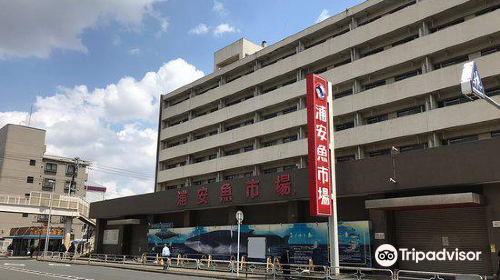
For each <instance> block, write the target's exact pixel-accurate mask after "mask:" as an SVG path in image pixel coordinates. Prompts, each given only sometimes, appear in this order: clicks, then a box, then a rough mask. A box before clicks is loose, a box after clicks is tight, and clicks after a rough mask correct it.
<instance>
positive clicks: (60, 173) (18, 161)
mask: <svg viewBox="0 0 500 280" xmlns="http://www.w3.org/2000/svg"><path fill="white" fill-rule="evenodd" d="M45 152H46V146H45V130H41V129H36V128H32V127H26V126H20V125H11V124H8V125H6V126H4V127H3V128H1V129H0V194H3V195H15V196H19V195H24V196H25V197H29V196H30V192H47V193H48V192H54V193H57V194H66V195H68V194H69V195H72V196H79V197H84V196H85V187H84V184H85V182H86V181H87V177H88V175H87V172H86V166H88V164H89V163H88V162H86V161H79V162H78V168H76V166H77V165H76V160H75V159H71V158H65V157H59V156H51V155H46V154H45ZM75 171H76V173H75ZM73 174H75V178H74V182H75V183H74V184H73V187H70V185H71V181H72V179H73ZM47 219H48V217H47V216H46V215H32V214H19V213H0V238H5V237H8V236H14V239H16V238H21V237H20V236H26V235H29V234H24V233H23V232H22V231H26V229H25V228H26V227H27V228H30V227H32V228H35V229H36V228H38V227H40V226H41V225H42V223H43V222H46V221H47ZM52 226H53V227H55V228H57V227H64V218H63V217H58V216H54V217H53V224H52ZM82 226H83V223H82V222H81V221H79V220H76V219H75V220H74V221H73V227H72V228H73V231H74V234H75V237H76V238H81V232H82ZM26 232H28V231H26ZM26 242H28V241H26Z"/></svg>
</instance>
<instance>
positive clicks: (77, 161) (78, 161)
mask: <svg viewBox="0 0 500 280" xmlns="http://www.w3.org/2000/svg"><path fill="white" fill-rule="evenodd" d="M79 163H80V158H79V157H76V158H75V160H74V163H73V174H72V176H71V183H70V184H69V187H68V195H69V196H71V189H72V188H73V185H75V193H76V184H75V176H76V175H77V172H78V166H79Z"/></svg>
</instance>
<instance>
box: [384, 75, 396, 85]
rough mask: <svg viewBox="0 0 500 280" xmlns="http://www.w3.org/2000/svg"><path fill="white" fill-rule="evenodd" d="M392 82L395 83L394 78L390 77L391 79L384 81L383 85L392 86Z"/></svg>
mask: <svg viewBox="0 0 500 280" xmlns="http://www.w3.org/2000/svg"><path fill="white" fill-rule="evenodd" d="M394 82H396V78H394V77H391V78H388V79H385V83H386V84H392V83H394Z"/></svg>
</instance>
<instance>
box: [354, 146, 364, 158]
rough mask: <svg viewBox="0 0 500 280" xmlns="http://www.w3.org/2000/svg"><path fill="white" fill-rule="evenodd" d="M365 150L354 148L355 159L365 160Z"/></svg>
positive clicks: (358, 147)
mask: <svg viewBox="0 0 500 280" xmlns="http://www.w3.org/2000/svg"><path fill="white" fill-rule="evenodd" d="M365 157H366V155H365V150H364V149H363V147H362V146H357V148H356V159H363V158H365Z"/></svg>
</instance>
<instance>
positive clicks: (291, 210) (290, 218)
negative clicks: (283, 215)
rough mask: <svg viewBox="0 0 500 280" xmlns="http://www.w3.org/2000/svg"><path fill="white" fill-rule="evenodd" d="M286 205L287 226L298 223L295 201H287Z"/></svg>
mask: <svg viewBox="0 0 500 280" xmlns="http://www.w3.org/2000/svg"><path fill="white" fill-rule="evenodd" d="M287 204H288V207H287V208H288V209H287V210H288V213H287V222H288V223H289V224H293V223H298V222H299V210H298V203H297V201H289V202H288V203H287Z"/></svg>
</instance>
